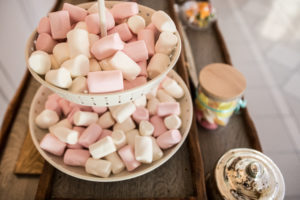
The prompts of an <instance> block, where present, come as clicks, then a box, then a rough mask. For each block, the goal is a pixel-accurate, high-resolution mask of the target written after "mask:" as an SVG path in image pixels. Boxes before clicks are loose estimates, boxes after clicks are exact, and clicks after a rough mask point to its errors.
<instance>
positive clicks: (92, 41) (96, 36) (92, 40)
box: [89, 33, 100, 47]
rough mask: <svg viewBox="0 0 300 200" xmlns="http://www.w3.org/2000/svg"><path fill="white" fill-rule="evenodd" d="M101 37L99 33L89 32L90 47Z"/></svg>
mask: <svg viewBox="0 0 300 200" xmlns="http://www.w3.org/2000/svg"><path fill="white" fill-rule="evenodd" d="M99 39H100V37H99V35H96V34H93V33H89V43H90V47H91V46H93V45H94V43H95V42H96V41H98V40H99Z"/></svg>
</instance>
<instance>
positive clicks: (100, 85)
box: [87, 70, 124, 93]
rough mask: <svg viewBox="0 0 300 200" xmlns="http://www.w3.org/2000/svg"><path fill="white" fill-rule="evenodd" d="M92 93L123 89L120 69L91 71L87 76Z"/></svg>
mask: <svg viewBox="0 0 300 200" xmlns="http://www.w3.org/2000/svg"><path fill="white" fill-rule="evenodd" d="M87 84H88V89H89V92H90V93H107V92H115V91H120V90H123V88H124V85H123V75H122V72H121V71H120V70H112V71H97V72H89V73H88V78H87Z"/></svg>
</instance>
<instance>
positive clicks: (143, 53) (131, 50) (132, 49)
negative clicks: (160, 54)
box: [122, 40, 148, 62]
mask: <svg viewBox="0 0 300 200" xmlns="http://www.w3.org/2000/svg"><path fill="white" fill-rule="evenodd" d="M122 51H123V52H124V53H125V54H126V55H127V56H129V58H131V59H132V60H133V61H135V62H140V61H145V60H148V50H147V47H146V43H145V41H144V40H139V41H136V42H130V43H127V44H125V46H124V49H123V50H122Z"/></svg>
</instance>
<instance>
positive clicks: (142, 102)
mask: <svg viewBox="0 0 300 200" xmlns="http://www.w3.org/2000/svg"><path fill="white" fill-rule="evenodd" d="M133 103H134V105H135V106H136V107H139V106H141V107H145V106H146V105H147V98H146V96H145V95H143V96H141V97H139V98H137V99H136V100H134V101H133Z"/></svg>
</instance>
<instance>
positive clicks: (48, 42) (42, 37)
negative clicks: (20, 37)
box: [35, 33, 57, 53]
mask: <svg viewBox="0 0 300 200" xmlns="http://www.w3.org/2000/svg"><path fill="white" fill-rule="evenodd" d="M56 44H57V42H56V41H55V40H53V39H52V37H51V36H50V35H49V34H48V33H41V34H39V36H38V38H37V40H36V43H35V48H36V50H41V51H45V52H47V53H52V50H53V47H54V46H55V45H56Z"/></svg>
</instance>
